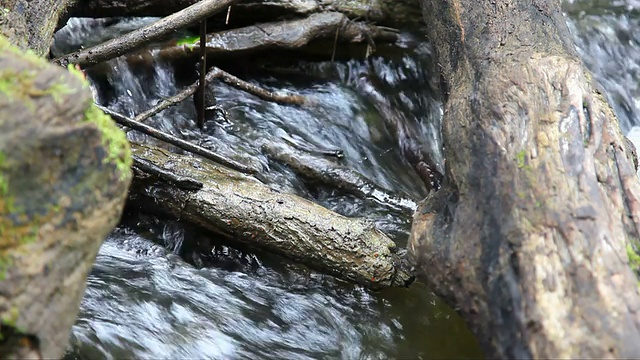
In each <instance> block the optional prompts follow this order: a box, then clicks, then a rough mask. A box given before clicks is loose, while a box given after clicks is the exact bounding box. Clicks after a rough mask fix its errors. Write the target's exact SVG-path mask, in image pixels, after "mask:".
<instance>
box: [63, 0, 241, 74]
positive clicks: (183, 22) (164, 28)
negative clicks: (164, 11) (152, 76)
mask: <svg viewBox="0 0 640 360" xmlns="http://www.w3.org/2000/svg"><path fill="white" fill-rule="evenodd" d="M236 1H237V0H203V1H200V2H198V3H196V4H194V5H192V6H190V7H188V8H186V9H182V10H181V11H179V12H177V13H174V14H171V15H169V16H167V17H165V18H163V19H160V20H158V21H156V22H154V23H153V24H150V25H148V26H145V27H143V28H141V29H138V30H134V31H132V32H130V33H128V34H126V35H123V36H121V37H119V38H116V39H111V40H109V41H106V42H104V43H102V44H100V45H96V46H94V47H91V48H89V49H86V50H80V51H76V52H74V53H72V54H68V55H65V56H62V57H60V58H57V59H55V60H54V61H55V62H57V63H58V64H60V65H62V66H67V65H69V64H78V65H80V66H83V67H87V66H91V65H95V64H98V63H100V62H103V61H107V60H109V59H113V58H116V57H118V56H120V55H123V54H126V53H128V52H131V51H133V50H135V49H139V48H141V47H143V46H144V45H147V44H149V43H151V42H153V41H157V40H159V39H162V38H163V37H165V36H168V35H170V34H172V33H174V32H176V31H177V30H179V29H181V28H183V27H186V26H187V25H191V24H194V23H198V22H200V21H201V20H203V19H206V18H208V17H209V16H211V15H213V14H215V13H217V12H219V11H221V10H223V9H224V8H226V7H227V6H229V5H231V4H233V3H234V2H236Z"/></svg>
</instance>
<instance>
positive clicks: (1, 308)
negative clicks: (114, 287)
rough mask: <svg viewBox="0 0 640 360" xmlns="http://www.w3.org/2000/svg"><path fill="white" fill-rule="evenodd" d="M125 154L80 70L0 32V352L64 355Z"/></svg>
mask: <svg viewBox="0 0 640 360" xmlns="http://www.w3.org/2000/svg"><path fill="white" fill-rule="evenodd" d="M130 161H131V160H130V156H129V145H128V142H127V140H126V137H125V135H124V133H123V132H122V131H120V130H119V129H118V128H117V126H116V125H115V123H113V122H112V121H111V119H109V118H108V116H106V115H105V114H104V113H102V112H101V111H99V110H98V109H97V108H96V107H95V106H94V105H93V99H92V98H91V94H90V91H89V85H88V83H87V82H86V81H84V79H83V80H81V79H80V78H78V77H77V76H74V75H71V74H69V72H67V71H65V70H64V69H61V68H60V67H57V66H53V65H50V64H48V63H47V62H46V61H45V60H43V59H41V58H38V57H36V56H35V55H33V54H27V55H25V54H22V53H21V52H20V51H19V50H18V49H17V48H16V47H13V46H11V45H9V43H8V41H7V40H6V39H5V38H4V37H2V36H0V357H2V358H10V359H11V358H22V357H23V356H29V357H32V356H36V357H37V356H41V357H42V358H45V359H54V358H60V357H61V356H62V355H63V352H64V349H65V347H66V344H67V339H68V336H69V330H70V329H71V326H72V325H73V323H74V322H75V317H76V314H77V312H78V308H79V305H80V300H81V299H82V296H83V294H84V288H85V285H86V277H87V275H88V273H89V270H90V269H91V267H92V265H93V261H94V258H95V256H96V254H97V252H98V248H99V247H100V245H101V244H102V241H103V240H104V238H105V237H106V236H107V234H108V233H109V232H110V231H111V230H112V229H113V228H114V227H115V225H116V224H117V222H118V220H119V219H120V214H121V212H122V208H123V206H124V201H125V198H126V195H127V187H128V185H129V182H130V180H131V170H130V168H129V166H130ZM38 353H39V354H38Z"/></svg>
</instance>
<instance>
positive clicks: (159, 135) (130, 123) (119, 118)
mask: <svg viewBox="0 0 640 360" xmlns="http://www.w3.org/2000/svg"><path fill="white" fill-rule="evenodd" d="M96 106H97V107H98V108H99V109H100V110H102V111H104V112H105V113H106V114H109V115H110V116H111V117H112V118H113V119H114V120H115V121H116V122H117V123H119V124H120V125H123V126H127V127H129V128H131V129H133V130H136V131H140V132H142V133H144V134H146V135H149V136H152V137H154V138H156V139H158V140H162V141H165V142H168V143H170V144H172V145H175V146H177V147H179V148H181V149H183V150H186V151H189V152H191V153H194V154H196V155H200V156H202V157H204V158H205V159H209V160H211V161H215V162H217V163H219V164H222V165H224V166H227V167H230V168H232V169H234V170H236V171H240V172H243V173H245V174H255V173H257V172H258V169H255V168H253V167H251V166H249V165H245V164H241V163H239V162H237V161H235V160H232V159H227V158H225V157H224V156H222V155H219V154H216V153H215V152H213V151H211V150H207V149H205V148H203V147H200V146H198V145H195V144H192V143H190V142H188V141H185V140H182V139H179V138H177V137H175V136H172V135H169V134H166V133H164V132H162V131H160V130H157V129H154V128H152V127H151V126H147V125H145V124H142V123H139V122H137V121H135V120H132V119H130V118H128V117H126V116H124V115H122V114H119V113H117V112H115V111H112V110H110V109H108V108H105V107H103V106H99V105H96Z"/></svg>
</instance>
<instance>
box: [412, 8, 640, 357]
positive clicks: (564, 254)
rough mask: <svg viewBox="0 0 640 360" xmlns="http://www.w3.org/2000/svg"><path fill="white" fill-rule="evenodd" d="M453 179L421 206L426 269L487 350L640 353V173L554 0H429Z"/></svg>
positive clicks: (420, 248)
mask: <svg viewBox="0 0 640 360" xmlns="http://www.w3.org/2000/svg"><path fill="white" fill-rule="evenodd" d="M422 4H423V9H424V16H425V20H426V22H427V23H428V24H430V26H429V28H428V29H429V37H430V39H431V40H432V41H433V44H434V47H435V49H436V52H437V59H438V61H439V65H440V66H441V76H442V85H443V89H442V90H443V92H444V93H445V97H446V99H445V100H446V105H445V112H444V119H443V126H442V136H443V140H444V146H445V155H446V159H447V161H446V170H445V172H446V179H445V183H444V187H443V189H442V190H440V191H439V192H436V193H434V194H432V195H431V196H430V197H428V198H427V199H426V200H425V201H424V202H423V203H422V205H421V206H420V207H419V209H418V211H417V212H416V215H415V217H414V223H413V229H412V234H411V240H410V251H411V253H412V254H413V255H414V258H415V259H416V262H417V269H418V272H419V277H421V278H422V279H424V280H425V281H426V282H427V283H428V284H429V286H430V287H431V288H432V289H433V290H434V291H435V292H436V293H437V294H438V295H439V296H442V297H444V298H445V299H447V300H448V301H449V302H450V303H451V304H453V305H454V306H456V307H457V308H459V309H460V312H461V313H462V315H463V317H464V318H465V319H466V321H467V322H468V324H469V325H470V326H471V328H472V330H473V331H474V332H475V334H476V335H477V336H478V338H479V340H480V342H481V343H482V345H483V347H484V349H485V350H486V355H487V356H488V357H490V358H547V359H550V358H639V357H640V342H639V341H638V339H640V294H639V292H638V282H637V279H636V277H635V275H634V273H633V272H632V270H631V269H630V267H629V256H628V253H627V251H628V249H631V247H632V246H637V241H638V239H639V236H640V203H639V202H638V199H640V185H639V184H638V179H637V177H636V174H635V171H634V168H633V165H632V160H631V152H630V151H629V149H628V148H627V147H626V146H627V145H626V142H625V139H624V137H623V135H622V133H621V132H620V128H619V125H618V122H617V120H616V117H615V115H614V114H613V112H612V110H611V108H610V106H609V105H608V104H607V102H606V100H605V98H604V96H603V95H602V93H601V91H600V90H599V88H598V86H597V84H595V81H594V80H593V78H592V76H591V74H590V73H589V71H588V70H587V69H586V68H585V67H584V65H583V64H582V63H581V61H580V60H579V58H578V56H577V54H576V51H575V49H574V46H573V43H572V38H571V36H570V34H569V32H568V30H567V27H566V24H565V19H564V18H563V15H562V12H561V10H560V2H558V1H555V0H535V1H515V0H498V1H491V2H488V1H476V0H449V1H439V0H423V1H422Z"/></svg>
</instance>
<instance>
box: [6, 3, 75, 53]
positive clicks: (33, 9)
mask: <svg viewBox="0 0 640 360" xmlns="http://www.w3.org/2000/svg"><path fill="white" fill-rule="evenodd" d="M70 3H71V0H38V1H31V0H2V1H0V35H4V36H5V37H7V38H8V39H9V41H10V42H11V43H13V44H14V45H16V46H18V47H20V48H21V49H22V50H27V49H31V50H33V51H34V52H35V53H36V54H37V55H39V56H42V55H45V54H47V53H48V52H49V47H51V41H52V40H53V33H54V32H55V30H56V26H57V24H58V20H59V19H60V17H61V14H63V13H64V12H65V11H66V9H67V6H68V5H69V4H70Z"/></svg>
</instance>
